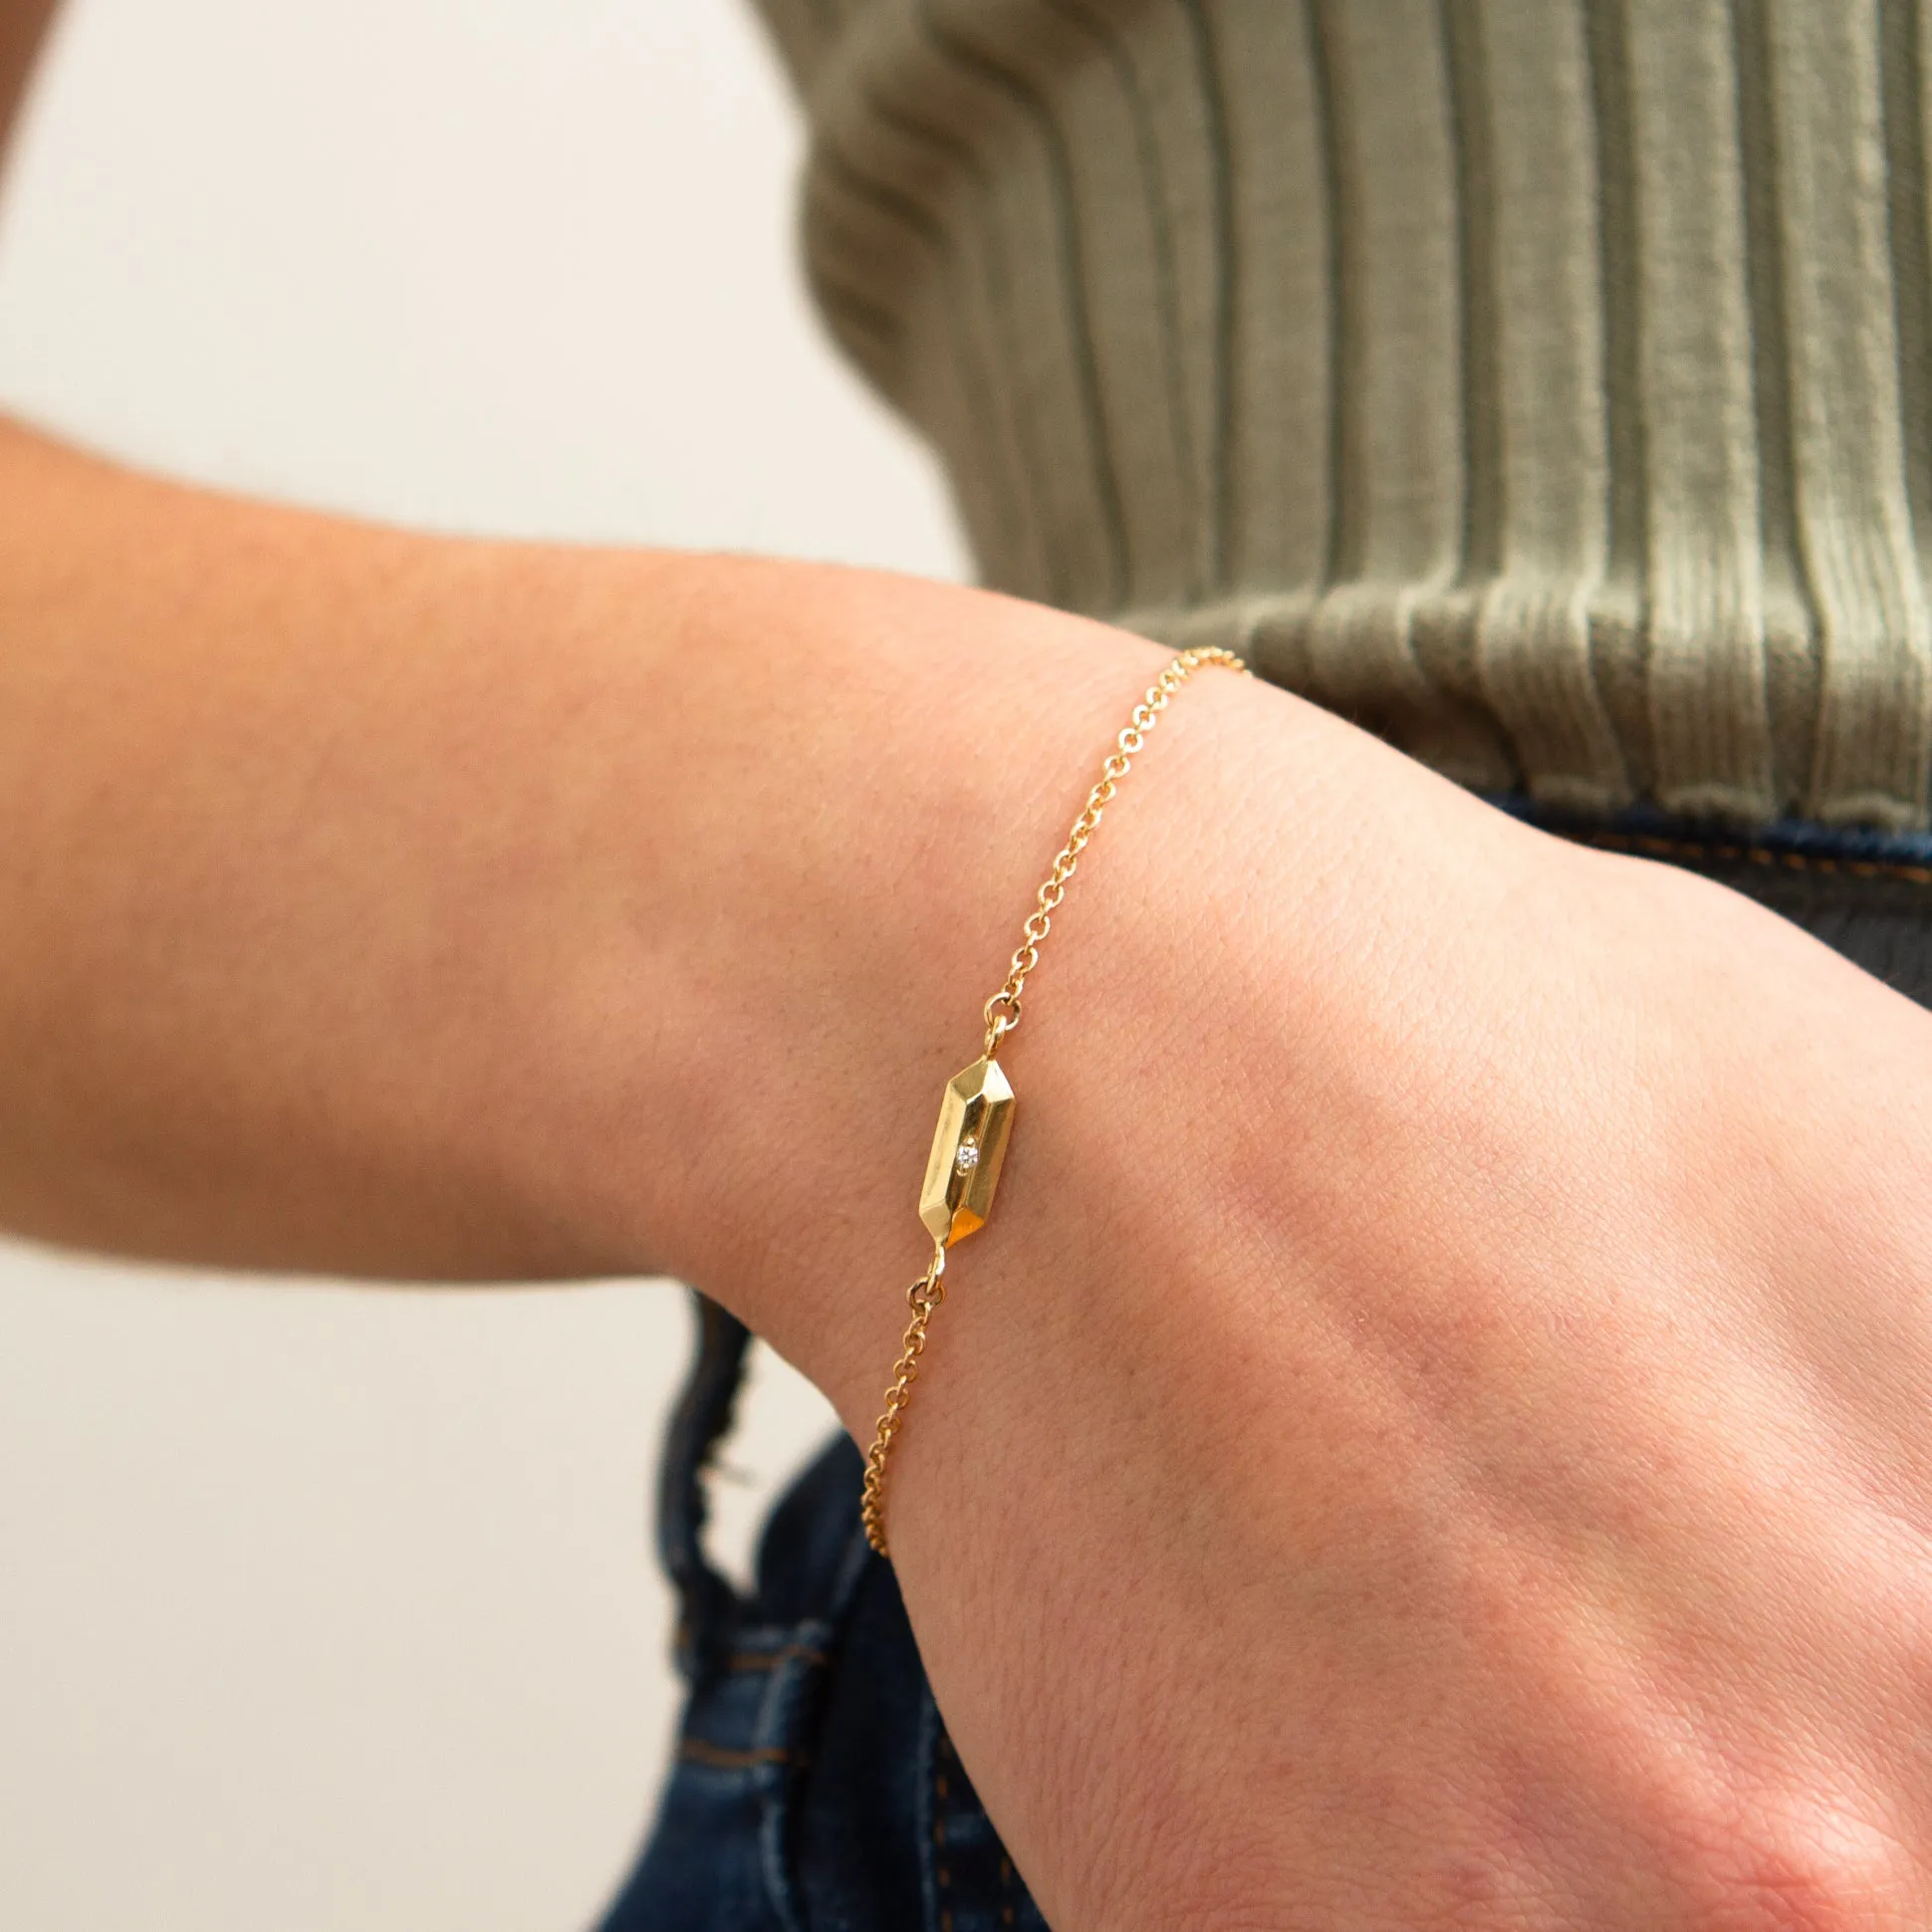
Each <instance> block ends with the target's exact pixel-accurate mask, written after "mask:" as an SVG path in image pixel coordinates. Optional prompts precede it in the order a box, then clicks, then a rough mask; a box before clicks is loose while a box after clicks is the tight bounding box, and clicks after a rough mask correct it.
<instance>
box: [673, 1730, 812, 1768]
mask: <svg viewBox="0 0 1932 1932" xmlns="http://www.w3.org/2000/svg"><path fill="white" fill-rule="evenodd" d="M677 1755H678V1756H679V1757H680V1758H685V1759H688V1760H689V1761H690V1762H691V1763H692V1764H694V1765H708V1766H709V1767H710V1768H711V1769H712V1770H713V1771H750V1770H752V1769H753V1768H754V1767H755V1766H758V1765H786V1764H792V1763H794V1762H795V1760H794V1759H793V1756H792V1754H791V1752H789V1751H787V1750H786V1749H785V1747H784V1746H783V1745H779V1744H761V1745H758V1746H756V1747H754V1748H753V1749H751V1750H749V1751H740V1750H737V1749H734V1748H733V1747H732V1746H729V1745H723V1744H713V1743H711V1742H710V1740H709V1739H708V1738H686V1739H685V1740H684V1741H683V1743H681V1744H680V1745H679V1746H678V1748H677Z"/></svg>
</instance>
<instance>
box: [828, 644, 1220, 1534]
mask: <svg viewBox="0 0 1932 1932" xmlns="http://www.w3.org/2000/svg"><path fill="white" fill-rule="evenodd" d="M1210 664H1220V665H1225V666H1226V667H1227V668H1228V669H1229V670H1234V671H1240V672H1242V673H1243V674H1244V675H1245V674H1246V672H1247V669H1248V666H1247V665H1246V664H1245V663H1244V662H1243V661H1242V660H1241V659H1240V658H1239V657H1237V656H1236V655H1235V653H1234V652H1233V651H1231V650H1221V649H1218V648H1215V647H1211V646H1203V647H1202V648H1200V649H1197V650H1184V651H1181V652H1179V653H1177V654H1176V655H1175V656H1173V657H1171V658H1169V659H1168V661H1167V664H1166V666H1165V668H1164V669H1163V670H1162V671H1161V673H1160V675H1159V677H1157V678H1156V679H1155V680H1154V682H1153V683H1152V684H1151V685H1150V686H1149V687H1148V689H1147V693H1146V695H1145V696H1144V697H1143V698H1142V699H1141V700H1140V702H1139V703H1138V704H1136V705H1135V706H1134V708H1133V714H1132V716H1131V717H1129V718H1128V720H1127V722H1126V725H1125V726H1124V727H1123V729H1122V730H1121V732H1120V735H1119V736H1118V737H1117V738H1116V739H1115V740H1114V748H1113V750H1112V751H1110V752H1109V753H1108V754H1107V756H1106V760H1105V762H1104V763H1103V764H1102V765H1101V767H1100V776H1099V779H1098V781H1097V782H1096V783H1095V785H1094V787H1093V789H1092V790H1091V791H1090V792H1089V793H1087V803H1086V804H1085V805H1084V806H1083V807H1082V808H1081V813H1080V817H1079V818H1077V819H1076V820H1075V821H1074V829H1073V830H1072V831H1071V832H1070V833H1069V834H1068V835H1067V843H1066V844H1065V845H1062V846H1061V848H1060V850H1059V852H1058V853H1057V854H1056V856H1055V858H1054V862H1053V865H1052V867H1051V869H1050V870H1049V871H1048V873H1047V878H1046V882H1045V883H1044V884H1043V885H1042V886H1041V888H1040V890H1039V893H1038V894H1037V895H1036V903H1035V905H1034V909H1033V911H1032V912H1030V913H1029V914H1028V915H1027V922H1026V924H1025V925H1024V926H1023V927H1022V928H1021V929H1020V945H1019V950H1018V951H1016V952H1015V953H1014V955H1013V964H1012V967H1011V969H1010V970H1009V971H1008V973H1007V976H1006V981H1005V984H1004V985H1002V986H1001V988H1000V990H999V991H998V992H997V993H995V994H994V995H993V997H992V998H991V999H990V1000H988V1001H987V1002H986V1006H985V1008H984V1018H985V1021H986V1041H985V1054H986V1058H987V1059H988V1060H991V1059H993V1058H994V1057H995V1055H997V1053H998V1052H999V1047H1000V1042H1001V1041H1002V1040H1004V1039H1005V1038H1006V1036H1007V1035H1008V1034H1010V1033H1011V1032H1012V1031H1013V1029H1014V1028H1015V1027H1017V1026H1018V1025H1019V1024H1020V1011H1021V1005H1020V1003H1021V996H1022V995H1023V994H1024V993H1025V991H1026V987H1027V978H1028V976H1029V975H1030V974H1031V973H1032V972H1033V969H1034V968H1035V967H1036V966H1038V965H1039V964H1040V948H1041V946H1042V945H1043V944H1044V943H1045V942H1046V938H1047V935H1048V933H1049V932H1051V931H1052V930H1053V915H1054V914H1055V913H1056V912H1057V911H1058V910H1059V909H1060V902H1061V900H1062V899H1064V898H1065V897H1066V896H1067V881H1068V880H1069V879H1070V878H1072V877H1073V876H1074V872H1075V869H1076V867H1077V866H1078V865H1079V863H1080V856H1081V853H1082V852H1084V851H1085V850H1086V849H1087V842H1088V841H1089V840H1090V839H1091V838H1092V837H1093V834H1094V831H1095V829H1096V828H1097V827H1098V825H1099V823H1100V817H1101V815H1102V814H1103V813H1104V812H1105V810H1106V808H1107V807H1108V806H1109V805H1111V804H1112V803H1113V796H1114V794H1115V792H1117V791H1118V790H1119V786H1120V781H1121V780H1122V779H1123V778H1125V777H1126V775H1127V773H1128V771H1129V770H1130V769H1131V767H1132V764H1133V761H1134V759H1135V758H1136V757H1137V756H1138V755H1139V753H1140V750H1141V747H1142V746H1143V745H1144V744H1145V743H1146V742H1147V733H1148V732H1150V731H1151V730H1153V728H1154V726H1155V724H1156V723H1157V722H1158V721H1159V718H1160V714H1161V713H1162V712H1163V711H1165V710H1166V709H1167V705H1168V701H1169V700H1170V699H1171V698H1172V697H1173V695H1174V693H1175V692H1176V691H1178V690H1179V689H1180V687H1181V686H1182V685H1183V684H1185V683H1186V682H1187V680H1188V679H1189V678H1190V677H1192V676H1193V675H1194V673H1195V672H1196V671H1198V670H1201V669H1204V668H1205V667H1206V666H1208V665H1210ZM945 1272H946V1244H945V1242H944V1241H943V1240H942V1241H935V1242H934V1243H933V1250H932V1260H931V1262H930V1264H929V1265H928V1266H927V1268H926V1272H925V1273H924V1274H923V1275H921V1276H920V1277H919V1279H918V1280H917V1281H916V1282H914V1283H913V1284H912V1286H911V1287H910V1288H908V1289H907V1290H906V1292H905V1299H906V1303H907V1305H908V1306H909V1307H910V1308H911V1310H912V1320H911V1321H910V1322H909V1323H907V1325H906V1329H905V1334H904V1335H903V1337H902V1338H901V1340H900V1343H899V1347H900V1354H899V1358H898V1360H897V1361H895V1362H894V1363H893V1364H892V1385H891V1387H890V1388H888V1389H887V1390H886V1391H885V1408H884V1411H883V1413H882V1414H881V1415H880V1416H879V1418H878V1427H877V1431H876V1433H875V1434H874V1435H873V1437H872V1446H871V1448H870V1449H868V1450H867V1451H866V1453H865V1487H864V1491H863V1494H862V1495H861V1497H860V1500H859V1510H858V1514H859V1520H860V1522H861V1523H862V1524H863V1525H864V1529H865V1539H866V1541H867V1542H868V1543H869V1544H870V1545H871V1546H872V1548H873V1549H874V1550H876V1551H877V1552H878V1554H879V1555H880V1556H881V1557H889V1556H890V1555H891V1552H890V1550H889V1549H888V1548H887V1546H886V1541H885V1458H886V1456H887V1455H888V1454H889V1453H890V1451H891V1448H892V1442H893V1439H894V1437H896V1436H897V1435H898V1433H899V1431H900V1429H902V1428H903V1427H904V1426H905V1423H904V1416H905V1410H906V1405H907V1404H908V1403H909V1402H910V1401H911V1399H912V1384H913V1383H914V1382H916V1381H917V1380H918V1379H919V1358H920V1357H921V1356H922V1355H923V1354H924V1353H925V1351H926V1328H927V1327H928V1326H929V1325H930V1323H931V1321H932V1317H933V1313H934V1311H935V1310H936V1309H937V1308H938V1307H939V1305H940V1303H941V1302H943V1301H944V1300H945V1299H946V1285H945V1282H944V1280H943V1279H942V1278H943V1277H944V1275H945Z"/></svg>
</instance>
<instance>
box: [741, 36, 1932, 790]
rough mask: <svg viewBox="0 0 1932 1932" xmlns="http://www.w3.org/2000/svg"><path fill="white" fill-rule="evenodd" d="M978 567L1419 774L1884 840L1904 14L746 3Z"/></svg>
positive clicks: (1908, 122) (1916, 697)
mask: <svg viewBox="0 0 1932 1932" xmlns="http://www.w3.org/2000/svg"><path fill="white" fill-rule="evenodd" d="M761 3H762V5H763V6H764V8H765V11H766V13H767V15H768V16H769V18H770V20H771V22H772V25H773V27H774V30H775V32H776V35H777V38H778V40H779V43H780V45H781V47H782V48H783V50H784V52H785V56H786V58H787V60H788V62H789V63H790V65H791V67H792V69H793V71H794V74H795V75H796V77H797V79H798V82H799V85H800V88H801V91H802V93H803V95H804V98H805V100H806V103H807V106H808V109H809V112H810V116H811V121H812V125H813V143H812V151H811V159H810V164H809V169H808V177H807V183H806V200H805V236H806V250H807V257H808V263H809V268H810V273H811V276H812V280H813V284H814V287H815V290H816V292H817V294H818V297H819V299H820V301H821V303H822V305H823V307H824V309H825V311H826V314H827V316H828V318H829V319H830V322H831V325H832V327H833V328H834V330H835V332H836V333H837V335H838V336H839V338H840V340H841V341H842V342H843V343H844V345H845V348H846V349H847V351H848V352H849V353H850V354H851V355H852V356H853V357H854V358H855V359H856V360H857V362H859V363H860V364H861V365H862V366H863V368H864V369H865V370H866V371H867V372H868V373H869V374H870V376H871V377H872V379H873V380H874V381H875V382H876V383H877V384H878V386H879V387H880V388H881V389H882V390H883V391H884V392H885V393H886V394H887V395H888V396H889V397H891V398H892V399H893V400H894V401H895V402H896V403H897V404H898V406H899V407H900V408H901V409H903V410H904V411H905V413H906V414H907V415H908V416H909V417H910V418H911V419H912V420H913V422H915V423H916V424H917V425H918V426H919V427H920V428H921V429H923V430H924V431H925V433H926V434H927V435H928V436H929V437H930V438H931V439H932V441H933V442H934V443H935V444H936V445H937V447H938V449H939V450H940V452H941V453H942V455H943V457H944V459H945V461H946V463H947V465H948V468H949V470H950V472H951V475H952V477H953V480H954V485H955V488H956V490H957V493H958V496H959V500H960V504H961V508H962V512H963V514H964V517H965V520H966V523H967V526H968V530H969V533H970V536H971V539H972V542H973V544H974V547H975V550H976V553H977V555H978V558H979V560H980V565H981V568H982V571H983V574H984V576H985V578H986V580H987V581H988V582H989V583H991V584H994V585H997V586H999V587H1001V588H1003V589H1006V590H1011V591H1014V592H1017V593H1019V594H1021V595H1023V596H1027V597H1032V598H1037V599H1041V600H1043V601H1045V602H1048V603H1052V604H1062V605H1065V606H1067V607H1069V608H1072V609H1077V610H1082V611H1086V612H1088V613H1091V614H1094V615H1098V616H1103V617H1107V618H1110V619H1112V620H1114V621H1116V622H1119V623H1122V624H1125V625H1128V626H1130V627H1133V628H1137V629H1141V630H1145V631H1147V632H1148V633H1150V634H1153V635H1156V636H1160V637H1165V638H1168V639H1171V640H1175V641H1179V640H1182V639H1185V640H1186V641H1188V642H1200V643H1205V642H1215V643H1223V644H1227V645H1230V646H1232V647H1233V648H1235V649H1238V650H1240V651H1242V652H1243V653H1244V654H1245V655H1247V656H1248V657H1249V658H1250V660H1251V661H1252V662H1253V663H1254V665H1255V666H1256V668H1257V669H1258V670H1260V671H1262V672H1263V673H1264V674H1266V675H1268V676H1271V677H1273V678H1275V679H1276V680H1278V681H1279V682H1281V683H1283V684H1285V685H1288V686H1289V687H1291V688H1292V689H1295V690H1298V691H1301V692H1303V693H1305V694H1306V695H1308V696H1310V697H1312V698H1315V699H1316V700H1318V701H1319V702H1322V703H1325V704H1328V705H1329V706H1331V707H1333V708H1335V709H1337V710H1339V711H1342V712H1344V713H1346V714H1347V715H1349V716H1351V717H1354V718H1356V719H1358V720H1359V721H1360V722H1362V723H1364V724H1366V725H1368V726H1370V727H1371V728H1373V729H1375V730H1377V731H1380V732H1381V733H1383V734H1384V735H1385V736H1387V737H1389V738H1391V739H1392V740H1394V742H1396V743H1397V744H1399V745H1401V746H1403V747H1404V748H1405V749H1407V750H1409V751H1411V752H1413V753H1415V754H1416V755H1417V756H1418V757H1421V758H1425V759H1427V760H1429V761H1430V762H1431V763H1433V764H1435V765H1437V766H1438V767H1439V768H1441V769H1443V770H1444V771H1447V772H1449V773H1450V774H1451V775H1452V776H1455V777H1457V778H1460V779H1462V780H1463V781H1464V782H1466V783H1470V784H1474V785H1478V786H1482V787H1490V788H1500V787H1507V786H1521V787H1524V788H1526V789H1528V790H1529V791H1531V792H1533V793H1534V794H1536V795H1537V796H1538V797H1539V798H1541V799H1544V800H1546V801H1548V802H1550V803H1552V804H1557V805H1565V806H1571V807H1576V808H1580V809H1583V810H1589V811H1601V810H1607V809H1612V808H1614V807H1617V806H1619V805H1623V804H1626V803H1630V802H1632V801H1635V800H1638V799H1649V800H1654V801H1655V802H1657V803H1659V804H1661V805H1663V806H1664V807H1666V808H1668V809H1670V810H1673V811H1678V812H1686V813H1692V814H1696V815H1699V816H1717V817H1722V818H1727V819H1732V820H1736V821H1740V822H1750V821H1758V820H1764V819H1769V818H1772V817H1775V816H1777V815H1778V814H1780V813H1787V812H1796V813H1799V814H1802V815H1805V816H1808V817H1811V818H1815V819H1819V820H1823V821H1826V822H1831V823H1866V824H1874V825H1880V826H1887V827H1894V828H1906V827H1918V826H1923V825H1924V824H1925V823H1926V815H1927V790H1928V779H1929V777H1932V613H1929V612H1928V606H1927V594H1926V577H1925V570H1924V561H1923V560H1924V558H1925V556H1926V553H1927V550H1928V547H1932V442H1929V441H1928V432H1929V430H1932V421H1929V418H1932V367H1929V366H1928V361H1927V359H1928V355H1932V284H1929V283H1928V275H1929V274H1932V269H1929V268H1928V264H1932V233H1929V232H1928V219H1929V211H1928V202H1927V195H1926V171H1927V170H1926V156H1927V151H1928V146H1929V145H1932V84H1929V83H1928V80H1927V76H1926V63H1927V61H1928V59H1932V0H761Z"/></svg>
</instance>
